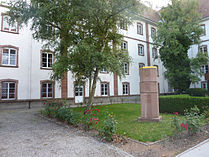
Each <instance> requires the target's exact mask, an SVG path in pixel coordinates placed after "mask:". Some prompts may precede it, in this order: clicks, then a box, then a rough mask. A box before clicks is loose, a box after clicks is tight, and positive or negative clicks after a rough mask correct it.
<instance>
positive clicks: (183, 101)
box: [159, 95, 209, 114]
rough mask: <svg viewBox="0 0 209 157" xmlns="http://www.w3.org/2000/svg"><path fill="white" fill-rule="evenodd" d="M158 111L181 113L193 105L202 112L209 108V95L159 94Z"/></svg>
mask: <svg viewBox="0 0 209 157" xmlns="http://www.w3.org/2000/svg"><path fill="white" fill-rule="evenodd" d="M159 105H160V106H159V107H160V113H174V112H178V113H179V114H183V113H184V110H185V109H190V108H192V107H194V106H195V105H196V106H197V107H198V108H199V109H200V111H201V112H203V111H204V110H205V109H206V108H209V97H191V96H189V95H174V96H160V98H159Z"/></svg>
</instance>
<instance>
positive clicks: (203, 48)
mask: <svg viewBox="0 0 209 157" xmlns="http://www.w3.org/2000/svg"><path fill="white" fill-rule="evenodd" d="M200 52H202V53H205V54H208V47H207V45H202V46H200Z"/></svg>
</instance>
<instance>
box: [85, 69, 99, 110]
mask: <svg viewBox="0 0 209 157" xmlns="http://www.w3.org/2000/svg"><path fill="white" fill-rule="evenodd" d="M98 75H99V70H98V69H96V71H95V73H94V78H93V84H92V87H91V92H90V93H89V102H88V104H87V107H86V110H90V109H91V108H92V105H93V104H92V103H93V99H94V94H95V90H96V84H97V79H98Z"/></svg>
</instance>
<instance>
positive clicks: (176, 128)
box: [171, 112, 182, 136]
mask: <svg viewBox="0 0 209 157" xmlns="http://www.w3.org/2000/svg"><path fill="white" fill-rule="evenodd" d="M174 115H175V116H174V117H173V118H172V123H171V124H172V126H173V128H174V135H175V136H177V135H178V134H179V133H180V132H181V131H182V128H181V125H180V124H181V121H180V119H179V118H178V112H174Z"/></svg>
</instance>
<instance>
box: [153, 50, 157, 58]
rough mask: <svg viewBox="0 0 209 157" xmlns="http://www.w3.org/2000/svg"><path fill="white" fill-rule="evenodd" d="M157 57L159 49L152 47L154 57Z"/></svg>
mask: <svg viewBox="0 0 209 157" xmlns="http://www.w3.org/2000/svg"><path fill="white" fill-rule="evenodd" d="M156 57H157V49H156V48H152V58H156Z"/></svg>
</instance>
